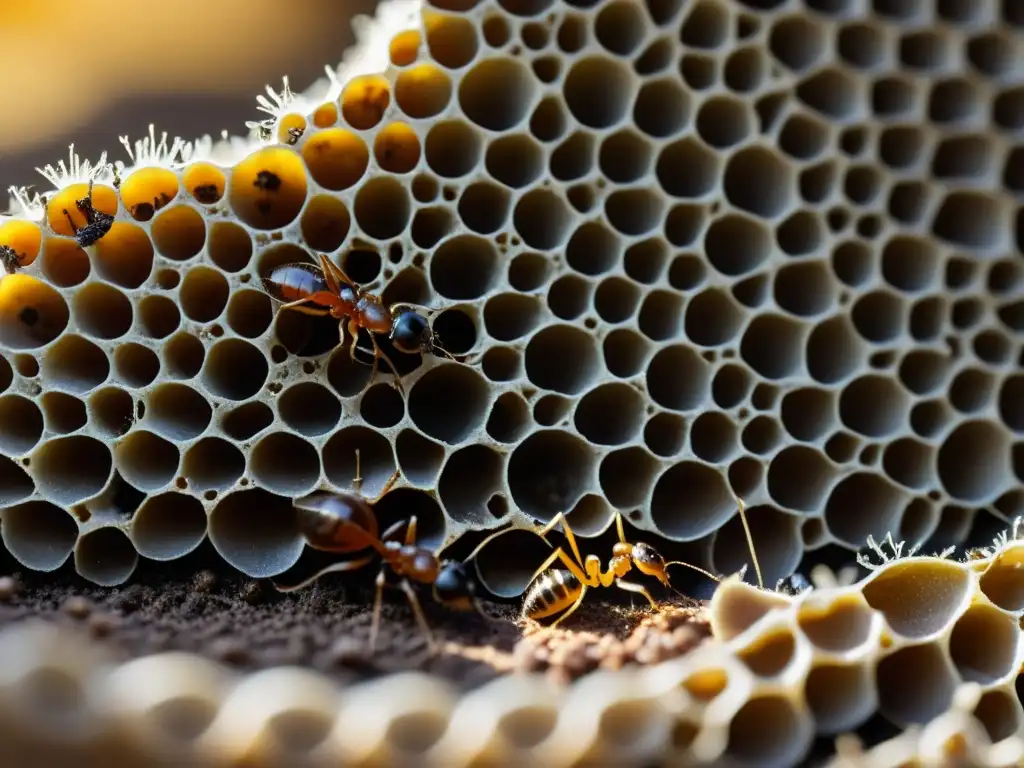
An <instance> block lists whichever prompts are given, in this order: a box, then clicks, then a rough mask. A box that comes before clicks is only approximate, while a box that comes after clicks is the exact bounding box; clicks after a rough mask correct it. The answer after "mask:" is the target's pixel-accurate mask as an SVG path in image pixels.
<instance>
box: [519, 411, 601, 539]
mask: <svg viewBox="0 0 1024 768" xmlns="http://www.w3.org/2000/svg"><path fill="white" fill-rule="evenodd" d="M596 463H597V462H596V456H595V455H594V452H593V449H592V448H591V447H590V446H589V445H587V443H586V442H584V441H583V440H581V439H580V438H578V437H576V436H574V435H571V434H569V433H568V432H562V431H560V430H541V431H538V432H534V433H533V434H532V435H530V436H529V437H527V438H526V439H525V440H523V441H522V442H521V443H520V444H519V445H518V446H517V447H516V448H515V450H513V451H512V455H511V456H510V457H509V462H508V487H509V490H510V491H511V493H512V499H513V501H514V502H515V504H516V506H518V507H519V509H521V510H522V511H523V512H525V513H526V514H528V515H530V516H531V517H534V518H536V519H539V520H550V519H552V518H553V517H554V516H555V515H557V514H558V513H559V512H564V511H565V510H567V509H571V508H572V506H573V505H575V503H576V502H577V501H579V499H580V497H581V496H582V495H583V494H584V493H585V492H586V491H587V490H588V489H590V488H592V487H593V484H594V481H595V480H596V477H595V473H596V470H597V467H596Z"/></svg>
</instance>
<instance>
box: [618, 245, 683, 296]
mask: <svg viewBox="0 0 1024 768" xmlns="http://www.w3.org/2000/svg"><path fill="white" fill-rule="evenodd" d="M680 258H682V257H680ZM692 258H693V259H695V260H696V257H692ZM677 260H678V259H677ZM667 261H668V245H667V243H666V242H665V241H664V240H663V239H662V238H660V237H653V238H650V239H648V240H641V241H640V242H638V243H633V245H631V246H629V248H627V249H626V252H625V254H624V255H623V258H622V266H623V269H624V270H625V271H626V275H628V276H629V277H630V278H631V279H633V280H635V281H636V282H638V283H642V284H644V285H650V284H651V283H655V282H657V281H658V279H659V278H660V277H661V274H662V273H663V272H664V270H665V263H666V262H667ZM673 263H674V262H673ZM669 282H670V283H671V284H672V287H674V288H679V289H681V290H685V288H684V287H683V286H681V285H679V284H678V281H673V280H672V277H671V274H670V275H669ZM689 287H693V286H692V285H690V286H689Z"/></svg>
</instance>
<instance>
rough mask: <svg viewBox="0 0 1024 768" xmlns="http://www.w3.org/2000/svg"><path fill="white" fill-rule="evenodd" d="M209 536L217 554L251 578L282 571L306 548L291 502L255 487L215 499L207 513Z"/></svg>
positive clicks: (294, 561)
mask: <svg viewBox="0 0 1024 768" xmlns="http://www.w3.org/2000/svg"><path fill="white" fill-rule="evenodd" d="M209 536H210V543H212V544H213V546H214V549H216V550H217V553H218V554H219V555H220V556H221V557H223V558H224V559H225V560H226V561H227V563H228V564H229V565H231V566H232V567H234V568H237V569H238V570H240V571H241V572H242V573H244V574H245V575H246V576H249V577H251V578H269V577H272V576H277V575H278V574H280V573H284V572H285V571H286V570H288V569H289V568H291V567H292V566H293V565H295V563H296V562H297V561H298V559H299V556H300V555H301V554H302V550H303V549H304V548H305V540H304V539H303V537H302V535H301V534H300V533H299V529H298V523H297V521H296V514H295V509H294V507H293V506H292V504H291V502H290V501H289V500H288V499H286V498H284V497H282V496H277V495H275V494H272V493H270V492H268V491H265V490H263V489H256V488H254V489H251V490H245V491H236V492H235V493H232V494H229V495H227V496H225V497H224V498H222V499H221V500H220V502H218V504H217V506H216V507H214V509H213V511H212V512H211V513H210V518H209Z"/></svg>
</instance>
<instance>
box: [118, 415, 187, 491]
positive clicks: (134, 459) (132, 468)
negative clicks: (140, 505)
mask: <svg viewBox="0 0 1024 768" xmlns="http://www.w3.org/2000/svg"><path fill="white" fill-rule="evenodd" d="M114 455H115V458H116V460H117V469H118V471H119V472H120V473H121V475H122V476H123V477H124V479H125V480H127V481H128V482H129V483H131V484H132V485H133V486H135V487H136V488H139V489H141V490H144V491H156V490H160V489H162V488H164V487H165V486H166V485H167V484H168V483H170V482H171V480H173V479H174V476H175V475H177V474H178V465H179V464H180V462H181V455H180V453H179V451H178V448H177V446H176V445H175V444H174V443H172V442H170V441H169V440H166V439H164V438H162V437H160V436H159V435H157V434H155V433H153V432H149V431H147V430H140V429H135V430H132V431H131V432H129V433H128V434H127V435H125V436H124V437H123V438H122V439H121V441H120V442H118V443H117V444H116V445H115V446H114Z"/></svg>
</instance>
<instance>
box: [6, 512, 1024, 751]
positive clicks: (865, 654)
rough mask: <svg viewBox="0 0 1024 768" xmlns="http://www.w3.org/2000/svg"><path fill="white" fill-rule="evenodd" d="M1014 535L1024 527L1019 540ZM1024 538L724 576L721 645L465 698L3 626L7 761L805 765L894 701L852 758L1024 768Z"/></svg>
mask: <svg viewBox="0 0 1024 768" xmlns="http://www.w3.org/2000/svg"><path fill="white" fill-rule="evenodd" d="M1017 533H1019V531H1018V530H1017V529H1014V530H1013V534H1017ZM1022 562H1024V541H1021V540H1019V539H1015V538H1010V537H1009V536H1004V537H1003V538H1002V539H1000V540H997V542H996V545H995V546H994V547H993V548H991V549H990V550H988V551H983V552H978V553H977V554H976V555H975V556H974V557H973V558H971V559H968V560H967V561H965V562H957V561H952V560H947V559H943V558H939V557H911V558H903V559H899V558H896V559H890V560H887V561H883V562H882V563H880V564H878V565H877V566H876V567H875V570H874V572H873V573H871V574H870V575H869V576H868V577H867V578H865V579H864V580H862V581H860V582H859V583H857V584H854V585H850V586H832V587H821V588H819V589H817V590H809V591H807V592H804V593H802V594H800V595H795V596H794V595H786V594H780V593H771V592H765V591H762V590H758V589H755V588H753V587H750V586H748V585H746V584H744V583H743V582H742V581H740V580H739V579H738V578H733V579H730V580H728V581H727V582H726V583H725V584H723V586H722V587H721V588H720V589H719V590H718V591H717V592H716V594H715V596H714V598H713V599H712V601H711V606H710V610H711V613H712V616H713V620H712V625H713V628H714V630H715V634H716V640H714V641H709V642H708V643H706V644H704V645H702V646H701V647H699V648H698V649H697V650H695V651H694V652H693V653H691V654H690V655H688V656H686V657H683V658H680V659H677V660H673V661H668V662H663V663H661V664H657V665H654V666H648V667H641V668H636V667H634V668H627V669H625V670H622V671H618V672H611V671H606V670H602V671H599V672H596V673H593V674H591V675H589V676H586V677H583V678H581V679H579V680H578V681H577V682H575V683H574V684H572V685H570V686H568V687H564V686H559V685H555V684H553V683H552V681H551V680H550V679H549V678H546V677H543V676H539V675H523V676H508V677H504V678H499V679H497V680H495V681H492V682H490V683H487V684H485V685H484V686H482V687H480V688H478V689H476V690H474V691H471V692H469V693H467V694H463V695H461V696H460V695H459V694H458V693H457V692H455V691H454V690H453V688H452V687H451V686H450V684H449V683H447V682H445V681H442V680H440V679H438V678H434V677H431V676H429V675H426V674H421V673H406V674H398V675H392V676H389V677H385V678H381V679H379V680H377V681H374V682H370V683H363V684H358V685H353V686H350V687H342V688H339V687H337V686H336V685H335V684H334V683H331V682H329V681H327V680H326V679H325V678H323V677H321V676H320V675H318V674H317V673H313V672H311V671H309V670H306V669H301V668H290V667H282V668H276V669H269V670H264V671H261V672H256V673H252V674H249V675H241V676H240V675H237V674H235V673H230V672H228V671H226V670H225V669H223V668H222V667H220V666H219V665H218V664H216V663H215V662H212V661H210V660H207V659H204V658H201V657H198V656H191V655H189V654H183V653H165V654H159V655H155V656H150V657H143V658H139V659H135V660H133V661H130V662H127V663H121V664H117V663H113V662H111V661H110V660H109V659H108V658H105V657H104V654H103V652H102V651H100V650H99V649H98V648H97V647H95V646H92V645H91V644H90V642H89V641H88V640H87V639H85V638H84V637H80V636H79V635H78V632H77V630H74V631H72V630H66V629H65V630H62V629H59V628H57V627H56V626H54V625H42V624H40V625H32V624H25V625H21V626H19V627H16V628H11V629H7V630H5V631H4V632H2V633H0V656H2V657H3V658H4V661H5V663H4V664H3V665H2V666H0V755H2V756H3V757H4V758H5V759H9V760H11V761H14V762H11V764H21V763H22V762H24V761H25V760H27V759H28V758H29V757H31V759H33V760H35V761H36V762H37V763H39V764H45V765H53V766H57V765H64V764H68V765H71V764H76V765H81V764H82V761H85V764H93V762H92V761H95V764H111V763H118V764H146V765H150V764H152V765H196V766H221V765H223V766H228V765H240V764H244V765H260V766H271V765H273V766H295V767H296V768H298V767H299V766H303V767H305V766H329V765H366V766H370V765H438V766H470V765H474V766H478V765H500V766H505V765H508V766H512V765H545V766H559V767H561V766H566V767H568V766H580V765H611V764H614V765H666V766H682V765H722V766H791V765H797V764H799V763H800V761H801V760H802V759H803V758H804V757H805V756H806V755H807V754H808V753H809V751H810V749H811V746H812V742H813V740H814V738H815V736H829V735H834V734H841V733H845V732H847V731H850V730H853V729H855V728H857V727H858V726H859V725H860V724H862V723H863V722H864V721H866V720H867V719H868V718H869V717H870V716H871V715H872V714H873V713H874V712H875V711H876V710H877V711H880V712H881V713H883V714H884V715H885V716H886V717H887V718H889V719H890V720H891V721H892V722H894V723H898V724H903V725H906V726H908V727H907V730H906V732H905V733H904V734H903V735H902V736H900V737H898V738H896V739H894V740H892V741H889V742H884V743H882V744H880V745H878V746H876V747H874V748H872V749H871V750H870V751H868V752H866V753H865V752H863V751H862V750H860V749H859V748H858V746H857V745H856V744H854V743H851V742H850V741H849V738H848V737H847V738H844V739H841V744H840V749H839V754H838V755H837V757H836V758H835V761H834V762H833V763H832V765H834V767H835V768H854V767H855V766H860V765H865V766H868V765H870V766H872V767H873V768H874V767H875V766H898V765H899V766H908V765H914V766H952V765H975V766H980V765H983V766H1001V767H1002V766H1007V767H1008V766H1014V765H1020V764H1021V761H1022V760H1024V739H1022V737H1024V710H1022V708H1021V703H1020V700H1019V698H1018V694H1017V693H1016V688H1017V687H1018V686H1019V682H1018V675H1019V673H1020V668H1021V662H1022V661H1024V638H1022V636H1021V632H1020V629H1019V622H1020V620H1021V617H1022V615H1024V568H1022V567H1021V564H1022Z"/></svg>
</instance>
